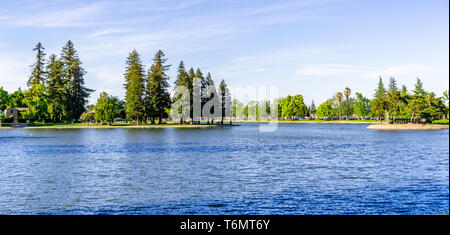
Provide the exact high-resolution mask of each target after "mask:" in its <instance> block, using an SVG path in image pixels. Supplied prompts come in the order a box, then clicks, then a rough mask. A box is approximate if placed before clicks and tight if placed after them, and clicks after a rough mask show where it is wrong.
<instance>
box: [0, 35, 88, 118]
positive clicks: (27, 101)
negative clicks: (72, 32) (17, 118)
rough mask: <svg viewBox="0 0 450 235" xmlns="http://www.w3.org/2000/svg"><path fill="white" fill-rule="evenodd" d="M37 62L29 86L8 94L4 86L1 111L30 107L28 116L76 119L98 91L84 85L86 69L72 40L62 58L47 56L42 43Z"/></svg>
mask: <svg viewBox="0 0 450 235" xmlns="http://www.w3.org/2000/svg"><path fill="white" fill-rule="evenodd" d="M33 50H34V51H36V60H35V61H36V62H35V63H34V64H33V65H31V70H32V72H31V75H30V76H29V78H28V81H27V86H28V89H27V90H25V91H22V90H21V89H20V88H19V89H18V90H17V91H15V92H14V93H12V94H8V92H6V91H5V90H4V89H3V88H2V87H0V110H4V109H5V108H12V107H28V110H27V111H25V113H24V114H23V118H24V119H29V120H34V121H44V120H51V121H52V122H69V121H76V120H78V119H79V117H80V115H81V114H82V113H83V112H84V111H85V105H86V104H87V98H88V97H89V96H90V94H91V93H92V92H93V91H94V90H92V89H89V88H87V87H86V86H85V85H84V75H85V74H86V71H85V70H84V69H83V67H81V65H82V63H81V61H80V59H79V57H78V53H77V51H76V50H75V48H74V45H73V43H72V42H71V41H68V42H67V43H66V44H65V46H64V47H63V48H62V50H61V53H60V55H59V57H58V56H57V55H55V54H52V55H50V56H49V57H48V58H46V54H45V52H44V47H43V46H42V44H41V43H38V44H37V45H36V46H35V47H34V49H33Z"/></svg>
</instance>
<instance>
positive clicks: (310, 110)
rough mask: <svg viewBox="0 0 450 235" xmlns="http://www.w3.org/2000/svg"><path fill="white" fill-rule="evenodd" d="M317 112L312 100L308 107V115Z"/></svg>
mask: <svg viewBox="0 0 450 235" xmlns="http://www.w3.org/2000/svg"><path fill="white" fill-rule="evenodd" d="M316 112H317V108H316V105H315V104H314V100H312V102H311V105H310V106H309V113H310V114H314V113H316Z"/></svg>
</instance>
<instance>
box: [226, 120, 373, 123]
mask: <svg viewBox="0 0 450 235" xmlns="http://www.w3.org/2000/svg"><path fill="white" fill-rule="evenodd" d="M268 122H270V121H268V120H239V121H233V123H268ZM278 123H289V124H291V123H295V124H301V123H320V124H374V123H376V122H375V121H364V120H362V121H357V120H354V121H346V120H341V121H339V120H333V121H323V120H298V121H281V120H278Z"/></svg>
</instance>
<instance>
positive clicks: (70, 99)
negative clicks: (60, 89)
mask: <svg viewBox="0 0 450 235" xmlns="http://www.w3.org/2000/svg"><path fill="white" fill-rule="evenodd" d="M61 61H62V65H63V75H64V79H65V84H66V102H67V103H66V107H67V115H68V118H69V120H70V121H78V120H79V118H80V116H81V114H82V113H83V112H84V111H85V110H86V108H85V105H86V104H87V98H88V97H89V96H90V95H91V93H92V92H94V90H91V89H89V88H87V87H86V86H85V85H84V78H83V77H84V75H85V74H86V71H85V70H84V69H83V68H82V67H81V64H82V63H81V61H80V59H79V57H78V53H77V51H76V50H75V48H74V45H73V43H72V42H71V41H70V40H69V41H68V42H67V43H66V45H65V46H64V47H63V49H62V52H61Z"/></svg>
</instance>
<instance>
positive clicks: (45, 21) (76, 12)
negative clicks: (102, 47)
mask: <svg viewBox="0 0 450 235" xmlns="http://www.w3.org/2000/svg"><path fill="white" fill-rule="evenodd" d="M102 9H103V5H102V4H98V3H95V4H91V5H87V6H82V7H78V8H70V9H55V10H49V11H38V13H36V14H20V15H14V17H8V18H7V19H5V20H4V21H7V23H8V24H10V25H11V26H16V27H80V26H87V25H93V24H95V17H96V16H97V15H98V14H99V13H100V12H101V11H102Z"/></svg>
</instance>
